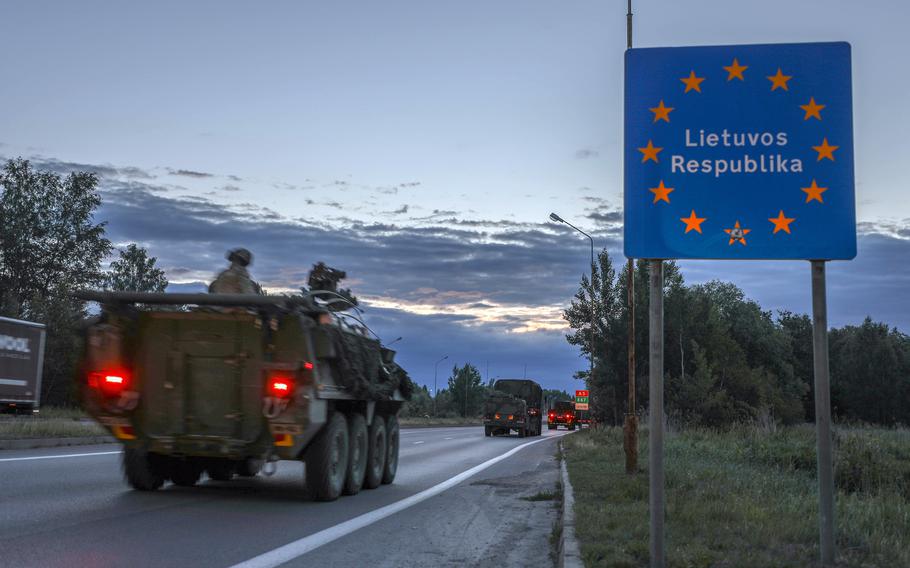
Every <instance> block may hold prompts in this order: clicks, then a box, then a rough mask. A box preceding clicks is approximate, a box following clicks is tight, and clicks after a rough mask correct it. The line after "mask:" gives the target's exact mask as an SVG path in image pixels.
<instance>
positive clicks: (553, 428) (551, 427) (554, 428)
mask: <svg viewBox="0 0 910 568" xmlns="http://www.w3.org/2000/svg"><path fill="white" fill-rule="evenodd" d="M547 430H556V426H553V425H552V424H547Z"/></svg>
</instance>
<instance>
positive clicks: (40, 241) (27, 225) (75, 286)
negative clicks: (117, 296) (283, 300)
mask: <svg viewBox="0 0 910 568" xmlns="http://www.w3.org/2000/svg"><path fill="white" fill-rule="evenodd" d="M100 204H101V196H100V194H99V192H98V177H97V176H96V175H95V174H93V173H86V172H74V173H71V174H69V175H67V176H65V177H64V176H61V175H59V174H57V173H55V172H48V171H39V170H37V169H35V168H34V167H33V166H32V165H31V164H30V163H29V161H28V160H23V159H14V160H8V161H7V162H6V164H5V165H4V166H3V169H2V170H0V315H2V316H4V317H10V318H14V319H22V320H28V321H34V322H39V323H43V324H45V325H46V326H47V342H46V345H45V356H44V380H43V381H42V384H41V403H42V404H49V405H69V404H75V402H76V401H75V391H74V382H73V377H74V372H75V368H76V365H77V357H78V356H79V353H80V351H81V349H80V347H81V346H80V329H81V326H82V324H83V322H84V321H85V319H86V317H87V316H88V315H89V314H88V313H87V312H86V309H85V304H84V303H83V302H78V301H74V300H73V299H72V298H71V297H70V296H69V294H70V293H72V292H73V291H74V290H79V289H84V288H104V289H109V290H135V291H141V292H163V291H164V289H165V288H166V287H167V284H168V282H167V278H166V277H165V274H164V271H162V270H161V269H159V268H157V267H156V266H155V264H156V259H155V258H154V257H149V256H148V253H147V251H146V250H145V249H143V248H141V247H139V246H137V245H135V244H128V245H127V246H126V247H125V248H123V249H121V250H119V255H118V257H117V258H116V259H115V260H113V261H112V262H111V263H110V264H109V266H108V268H107V270H105V269H103V268H102V263H103V261H104V260H105V259H106V258H109V256H110V255H111V253H112V252H113V251H114V245H113V244H112V243H111V241H110V240H109V239H108V238H107V237H106V235H105V223H103V222H96V221H95V218H94V214H95V212H96V210H97V209H98V206H99V205H100Z"/></svg>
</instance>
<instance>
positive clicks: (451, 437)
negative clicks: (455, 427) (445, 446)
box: [443, 436, 455, 440]
mask: <svg viewBox="0 0 910 568" xmlns="http://www.w3.org/2000/svg"><path fill="white" fill-rule="evenodd" d="M443 439H444V440H454V439H455V438H454V436H449V437H448V438H443Z"/></svg>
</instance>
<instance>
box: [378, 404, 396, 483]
mask: <svg viewBox="0 0 910 568" xmlns="http://www.w3.org/2000/svg"><path fill="white" fill-rule="evenodd" d="M385 435H386V445H387V446H388V451H387V452H386V455H385V467H384V468H382V482H383V483H392V482H393V481H395V474H397V473H398V448H399V443H398V442H399V438H400V430H399V428H398V417H397V416H389V418H388V419H387V420H386V423H385Z"/></svg>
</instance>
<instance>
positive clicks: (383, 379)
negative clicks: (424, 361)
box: [77, 292, 412, 501]
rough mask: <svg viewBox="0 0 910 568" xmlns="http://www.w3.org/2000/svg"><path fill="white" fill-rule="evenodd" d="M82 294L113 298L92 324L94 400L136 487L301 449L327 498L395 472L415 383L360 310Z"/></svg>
mask: <svg viewBox="0 0 910 568" xmlns="http://www.w3.org/2000/svg"><path fill="white" fill-rule="evenodd" d="M332 294H333V293H332ZM327 295H331V294H323V295H322V296H327ZM77 297H79V298H81V299H83V300H93V301H98V302H100V303H101V304H102V307H103V309H102V314H101V317H100V319H99V320H98V321H97V322H95V323H93V324H92V325H90V326H89V327H88V329H87V331H86V349H85V357H84V361H83V363H82V373H81V377H80V381H79V387H80V389H81V392H82V400H83V404H84V407H85V409H86V411H87V412H88V413H89V414H90V415H91V416H92V417H94V418H95V419H96V420H97V421H98V422H99V423H101V424H102V425H104V426H105V427H106V428H107V429H108V430H110V432H111V433H112V434H113V435H114V436H115V437H116V438H117V439H118V440H119V441H120V442H122V444H123V446H124V453H123V469H124V473H125V476H126V480H127V482H128V483H129V484H130V485H131V486H132V487H134V488H135V489H140V490H147V491H148V490H155V489H158V488H160V487H161V486H162V485H163V484H164V483H165V482H167V481H171V482H173V483H175V484H177V485H182V486H191V485H194V484H195V483H196V482H197V481H199V479H200V477H201V475H202V474H203V472H205V473H206V474H207V475H208V477H209V478H211V479H214V480H219V481H226V480H230V479H231V478H232V477H233V476H234V475H240V476H246V477H250V476H254V475H256V474H257V472H259V471H260V469H261V468H266V469H267V471H268V470H270V471H273V468H274V466H275V464H274V463H273V462H275V461H277V460H300V461H303V462H304V463H305V466H306V467H305V471H306V477H305V479H306V485H307V488H308V489H309V492H310V493H311V494H312V496H313V497H314V498H315V499H317V500H321V501H331V500H334V499H336V498H337V497H338V496H339V495H341V494H348V495H350V494H354V493H357V492H358V491H360V489H361V488H362V487H365V488H367V489H373V488H375V487H377V486H379V485H380V484H382V483H391V482H392V481H393V480H394V479H395V474H396V472H397V470H398V449H399V425H398V411H399V409H400V408H401V405H402V403H403V402H404V400H406V398H409V397H410V392H411V389H412V383H411V381H410V379H409V378H408V375H407V373H406V372H405V371H404V370H403V369H402V368H401V367H399V366H398V365H397V364H396V363H395V362H394V355H395V352H394V351H391V350H389V349H386V348H384V347H382V346H381V344H380V342H379V341H378V340H376V339H373V338H371V337H369V336H368V335H367V328H366V326H365V325H362V321H361V320H360V319H359V317H358V316H357V315H356V314H353V313H352V314H343V313H335V312H334V311H332V310H326V309H324V308H323V307H322V306H323V305H324V303H321V302H319V301H317V300H316V298H315V296H314V295H307V294H304V295H303V296H296V297H269V296H261V295H253V294H152V293H132V292H120V293H112V292H82V293H79V294H77ZM339 298H340V301H347V300H345V299H344V298H341V297H340V296H339ZM137 305H138V307H137ZM175 306H176V307H175Z"/></svg>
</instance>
